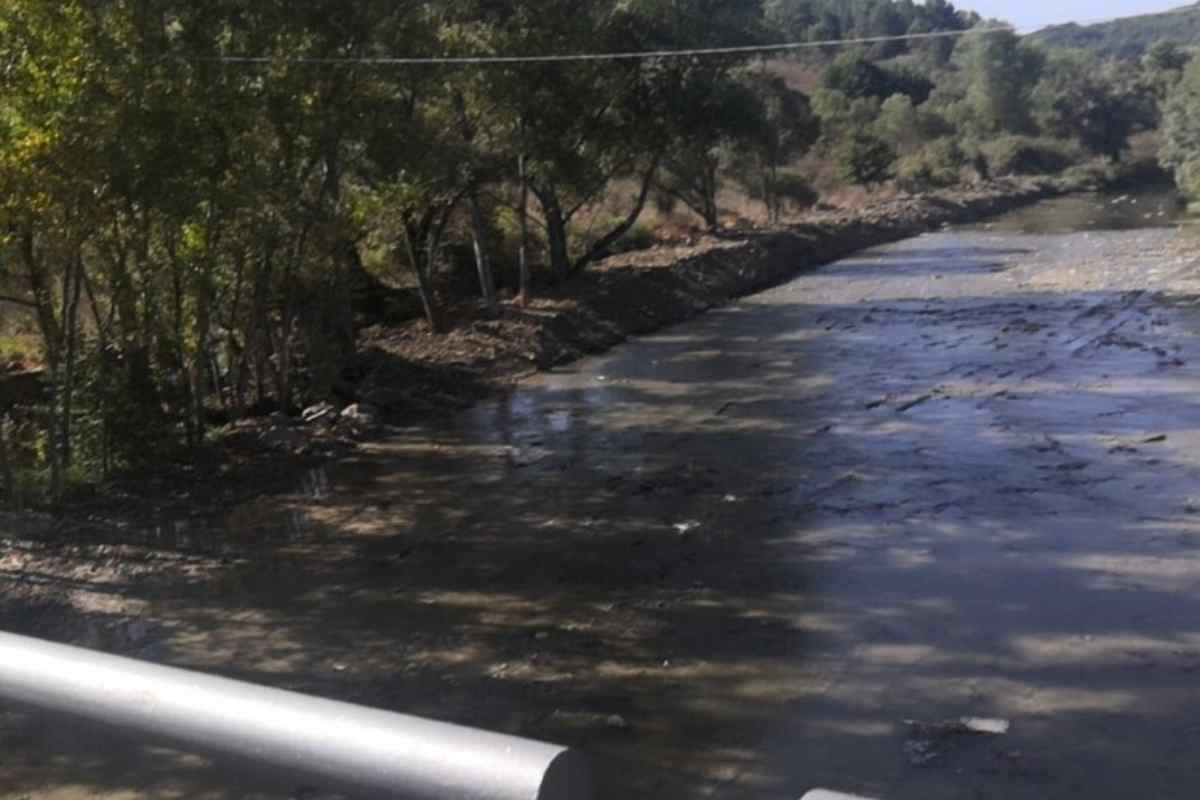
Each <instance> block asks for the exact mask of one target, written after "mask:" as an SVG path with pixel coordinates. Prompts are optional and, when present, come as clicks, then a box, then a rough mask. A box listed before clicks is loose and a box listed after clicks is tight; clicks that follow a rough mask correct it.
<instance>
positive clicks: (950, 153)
mask: <svg viewBox="0 0 1200 800" xmlns="http://www.w3.org/2000/svg"><path fill="white" fill-rule="evenodd" d="M966 163H967V154H966V153H964V152H963V149H962V148H961V147H960V146H959V144H958V142H956V141H954V140H953V139H937V140H935V141H933V142H930V143H929V144H928V145H926V146H925V147H923V148H921V149H920V150H919V151H917V152H916V153H913V154H912V155H910V156H906V157H904V158H902V159H900V162H899V163H898V164H897V165H896V184H897V185H898V186H899V187H900V188H901V189H903V190H904V191H906V192H924V191H928V190H930V189H939V188H943V187H946V186H953V185H955V184H957V183H958V182H959V180H960V179H961V177H962V168H963V166H964V165H965V164H966Z"/></svg>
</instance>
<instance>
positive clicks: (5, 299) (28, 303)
mask: <svg viewBox="0 0 1200 800" xmlns="http://www.w3.org/2000/svg"><path fill="white" fill-rule="evenodd" d="M0 303H12V304H13V305H14V306H21V307H22V308H37V303H35V302H33V301H32V300H26V299H25V298H23V297H13V296H12V295H7V294H0Z"/></svg>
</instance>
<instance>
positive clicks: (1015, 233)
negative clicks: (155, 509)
mask: <svg viewBox="0 0 1200 800" xmlns="http://www.w3.org/2000/svg"><path fill="white" fill-rule="evenodd" d="M1160 212H1161V213H1160ZM1173 215H1174V210H1173V206H1172V205H1171V203H1170V202H1169V200H1168V199H1167V198H1164V197H1160V196H1158V195H1134V196H1131V197H1123V198H1114V197H1099V198H1098V197H1085V198H1065V199H1060V200H1056V201H1051V202H1050V203H1048V204H1042V205H1041V206H1037V207H1034V208H1031V209H1027V210H1024V211H1021V212H1018V213H1016V214H1013V215H1011V216H1009V217H1006V218H1001V219H996V220H992V221H990V222H989V223H987V224H981V225H977V226H972V227H967V228H956V229H948V230H945V231H942V232H938V233H933V234H928V235H924V236H921V237H918V238H915V239H910V240H908V241H905V242H901V243H898V244H895V245H891V246H887V247H882V248H878V249H875V250H871V251H868V252H864V253H862V254H860V255H858V256H856V257H853V258H850V259H847V260H844V261H841V262H839V263H836V264H832V265H830V266H827V267H825V268H823V269H820V270H817V271H814V272H811V273H808V274H804V275H801V276H799V277H797V278H796V279H795V280H793V281H792V282H790V283H788V284H786V285H783V286H780V287H778V288H776V289H773V290H771V291H767V292H765V293H762V294H759V295H756V296H753V297H749V298H746V299H743V300H742V301H740V302H738V303H736V304H733V305H730V306H728V307H725V308H721V309H716V310H713V311H711V312H710V313H708V314H706V315H704V316H702V317H700V318H698V319H696V320H694V321H692V322H689V323H686V324H683V325H679V326H677V327H674V328H671V329H668V330H666V331H664V332H662V333H659V334H657V335H653V336H649V337H646V338H643V339H639V340H636V341H632V342H629V343H628V344H627V345H625V346H622V347H620V348H618V349H616V350H614V351H612V352H611V353H609V354H606V355H604V356H600V357H596V358H593V359H589V360H586V361H584V362H580V363H578V364H575V365H572V366H569V367H565V368H562V369H559V370H556V371H554V372H553V373H550V374H545V375H542V376H539V377H537V378H535V379H533V380H531V381H529V382H527V383H526V384H524V385H523V386H522V387H521V388H520V389H519V390H518V391H516V392H514V393H513V394H511V395H510V396H507V397H505V398H501V399H498V400H494V401H491V402H488V403H484V404H482V405H480V406H478V407H476V408H474V409H472V410H470V411H467V412H464V413H462V414H461V415H458V416H455V417H453V418H451V419H447V420H441V421H440V422H438V423H437V424H428V425H422V426H418V427H413V428H402V429H398V430H396V431H395V432H394V433H393V434H392V435H390V436H389V437H388V438H386V439H384V440H382V441H379V442H376V443H374V444H371V445H369V446H366V447H365V448H364V449H363V451H362V452H361V453H359V454H358V455H356V456H355V457H354V458H352V459H350V460H348V461H347V462H345V463H342V464H339V465H337V466H336V467H333V468H331V469H330V471H329V473H328V475H327V476H323V477H322V479H321V486H322V491H321V492H320V493H319V494H320V496H319V497H313V496H309V497H297V498H294V499H293V500H292V501H291V502H290V504H289V505H288V508H287V510H288V513H289V514H291V515H293V516H292V518H293V519H300V520H302V521H303V523H302V525H300V528H301V529H303V530H305V531H308V532H309V533H307V534H305V536H308V539H309V540H305V541H298V542H293V543H291V544H288V545H286V546H285V545H282V544H281V545H280V546H279V548H278V552H277V553H276V554H275V555H274V556H273V558H272V559H270V563H269V564H267V565H264V564H262V563H259V564H258V565H256V566H241V567H237V568H234V567H231V568H230V570H229V573H228V574H227V575H225V576H223V577H220V578H218V579H216V582H215V583H204V584H199V585H195V586H193V585H192V584H189V583H188V582H187V581H185V580H183V579H182V578H180V579H178V580H173V581H170V582H167V584H166V585H167V586H169V587H173V589H172V590H171V591H166V590H165V589H164V584H163V582H162V581H159V582H157V583H154V584H153V586H151V585H150V584H147V585H146V586H145V587H143V586H142V585H140V584H134V585H131V586H129V587H125V588H126V589H127V591H128V593H127V594H126V595H124V596H123V598H122V600H121V602H125V603H133V605H126V606H124V607H123V608H124V609H125V612H126V613H139V614H143V615H145V619H146V620H149V621H150V622H149V626H150V629H149V631H138V635H137V636H136V637H134V636H132V635H130V638H136V639H137V640H138V641H137V644H138V646H142V644H141V642H142V640H143V639H144V640H146V641H147V642H150V644H147V645H146V648H147V650H146V653H145V654H144V655H145V657H154V658H158V659H160V660H164V661H168V662H170V663H177V664H181V665H185V666H192V667H197V668H203V669H211V670H218V671H222V672H224V673H226V674H232V675H236V676H239V677H243V678H246V679H249V680H256V681H260V682H266V683H271V684H274V685H281V686H285V687H288V688H298V689H303V690H307V691H314V692H318V693H322V694H327V695H332V696H338V697H343V698H346V699H350V700H356V701H361V702H368V703H372V704H374V705H380V706H383V707H388V708H395V709H398V710H406V711H412V712H414V713H423V714H428V715H431V716H436V717H441V718H448V719H453V720H456V721H463V722H468V723H472V724H477V725H482V726H485V727H490V728H495V729H500V730H506V731H511V732H514V733H520V734H524V735H529V736H535V737H540V738H547V739H552V740H555V741H562V742H566V743H571V744H577V745H579V746H580V747H582V748H584V749H585V750H587V751H588V752H589V753H591V754H592V755H593V757H594V758H595V760H596V763H597V764H598V766H599V769H598V773H599V775H600V779H601V784H602V786H603V789H604V795H603V796H604V797H606V798H632V797H646V798H665V799H666V800H674V799H675V798H680V799H682V798H691V797H714V798H764V799H765V798H780V799H782V798H796V797H799V796H800V795H801V794H803V792H804V791H806V790H807V789H809V788H812V787H814V786H825V787H829V788H837V789H842V790H846V791H854V792H858V793H861V794H866V795H872V796H878V797H881V798H889V799H891V800H942V798H945V799H946V800H950V799H951V798H954V799H956V800H958V799H964V800H965V799H966V798H1005V800H1014V799H1016V798H1030V800H1032V798H1079V799H1080V800H1083V799H1085V798H1086V799H1087V800H1096V798H1128V797H1154V798H1193V797H1196V796H1197V794H1200V372H1198V371H1197V370H1198V369H1200V305H1198V304H1200V257H1198V255H1200V245H1196V244H1193V243H1192V241H1193V237H1194V234H1192V233H1190V232H1189V230H1188V227H1187V226H1182V228H1181V227H1180V226H1178V225H1175V224H1174V220H1173ZM1196 241H1197V242H1200V239H1197V240H1196ZM277 512H278V509H276V511H275V512H272V513H277ZM242 513H249V512H242ZM263 513H268V512H267V511H264V512H263ZM302 538H303V537H302ZM131 598H132V599H131ZM138 604H140V605H138ZM963 717H978V718H987V719H990V720H1003V721H1005V722H1007V731H1006V732H1004V733H1000V734H988V733H982V734H980V733H971V732H969V731H967V730H966V729H964V728H962V727H961V726H959V725H956V724H944V723H946V721H947V720H951V721H953V720H958V719H959V718H963ZM0 721H3V725H2V726H0V743H2V744H3V748H4V749H3V752H2V753H0V780H3V781H4V782H5V787H4V788H5V790H6V791H7V792H8V793H7V794H4V795H3V796H5V797H31V798H32V797H37V798H43V797H44V798H59V799H60V800H63V799H65V798H75V797H105V798H110V797H111V798H115V797H139V796H152V797H213V798H218V797H243V796H256V797H259V796H261V797H268V796H271V797H274V796H282V797H286V796H289V793H291V792H295V791H296V790H297V788H298V787H296V786H293V785H286V786H279V785H278V783H277V781H278V779H277V778H271V779H268V778H266V777H263V776H257V775H254V774H253V773H252V772H250V771H247V770H245V769H244V768H242V767H234V766H230V765H228V764H225V763H223V762H219V761H218V762H210V761H207V760H205V759H200V758H198V757H193V756H189V755H185V754H180V753H176V752H173V751H169V750H163V749H161V748H154V747H149V746H146V745H143V744H141V743H137V742H128V743H121V744H117V743H115V742H113V741H110V740H109V739H108V738H106V737H105V736H104V735H103V734H99V733H97V732H95V731H91V730H89V729H87V728H84V727H79V726H73V727H71V729H70V731H69V732H67V731H64V729H63V727H62V726H60V725H58V724H52V723H50V722H48V721H45V720H39V719H38V718H36V716H35V715H27V714H7V715H0ZM276 790H279V791H281V792H282V794H278V795H277V794H276ZM306 791H307V792H309V794H310V795H311V794H312V792H311V791H310V790H308V789H305V790H303V791H302V792H301V795H294V794H293V795H292V796H303V794H304V792H306Z"/></svg>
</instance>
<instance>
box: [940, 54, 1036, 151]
mask: <svg viewBox="0 0 1200 800" xmlns="http://www.w3.org/2000/svg"><path fill="white" fill-rule="evenodd" d="M960 49H961V50H962V54H961V57H960V58H961V65H962V69H963V72H964V74H965V78H966V98H965V102H966V109H967V111H968V118H967V122H968V124H969V125H970V126H971V127H972V128H973V129H974V132H975V133H976V134H978V135H984V136H986V135H989V134H995V133H1027V132H1029V131H1030V129H1031V127H1032V119H1031V117H1030V113H1029V93H1030V90H1031V89H1032V87H1033V85H1034V84H1035V83H1036V81H1037V78H1038V75H1039V72H1040V69H1041V61H1042V57H1041V53H1040V51H1038V50H1036V49H1034V48H1031V47H1028V46H1025V45H1022V43H1021V40H1020V39H1019V38H1017V36H1016V35H1015V34H1013V33H1011V32H1008V31H1000V32H996V33H989V34H987V35H984V36H976V37H973V38H972V39H971V40H970V41H969V42H967V43H965V44H964V45H963V46H961V47H960Z"/></svg>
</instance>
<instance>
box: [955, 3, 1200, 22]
mask: <svg viewBox="0 0 1200 800" xmlns="http://www.w3.org/2000/svg"><path fill="white" fill-rule="evenodd" d="M1188 2H1189V0H1104V2H1097V0H955V3H954V5H955V6H956V7H957V8H965V9H968V10H971V11H978V12H979V13H980V14H982V15H983V16H985V17H989V18H993V17H994V18H996V19H1002V20H1005V21H1007V22H1011V23H1013V24H1014V25H1016V26H1017V27H1026V26H1029V25H1047V24H1052V23H1053V24H1057V23H1060V22H1083V21H1085V20H1092V19H1096V18H1098V17H1105V18H1106V17H1115V16H1127V15H1131V14H1146V13H1151V12H1155V11H1167V10H1168V9H1172V8H1179V7H1180V6H1184V5H1187V4H1188Z"/></svg>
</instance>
